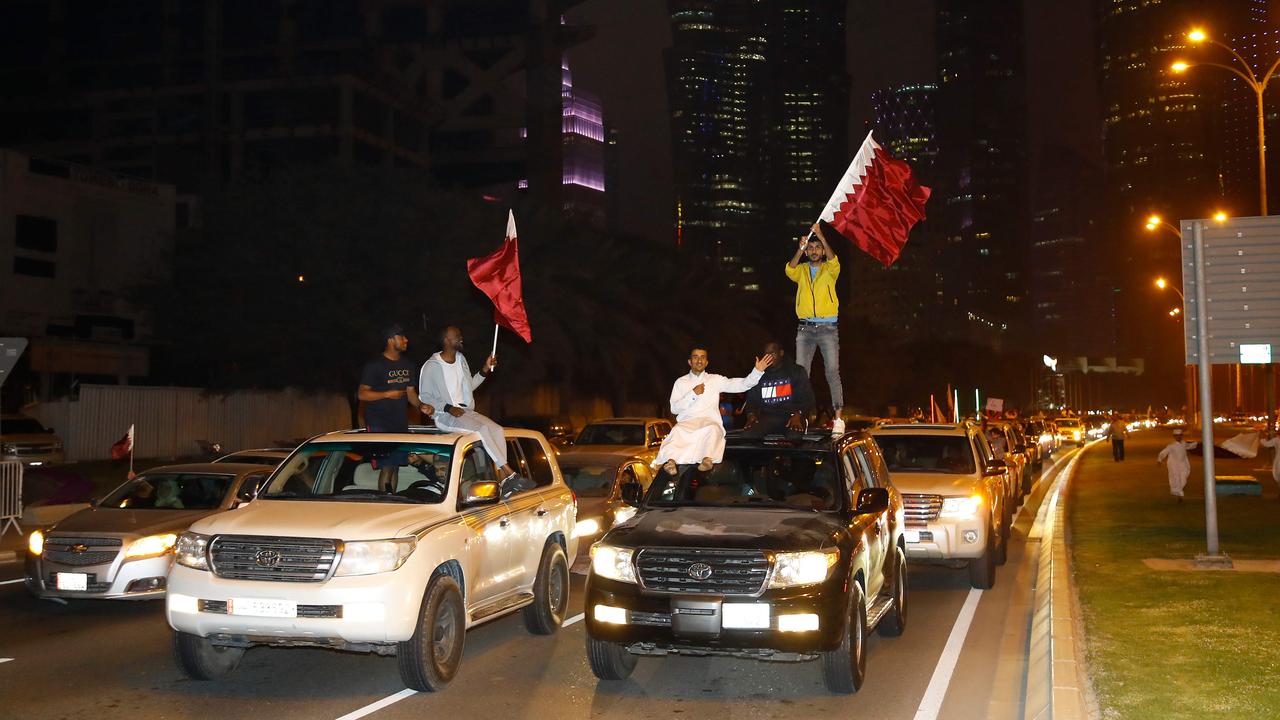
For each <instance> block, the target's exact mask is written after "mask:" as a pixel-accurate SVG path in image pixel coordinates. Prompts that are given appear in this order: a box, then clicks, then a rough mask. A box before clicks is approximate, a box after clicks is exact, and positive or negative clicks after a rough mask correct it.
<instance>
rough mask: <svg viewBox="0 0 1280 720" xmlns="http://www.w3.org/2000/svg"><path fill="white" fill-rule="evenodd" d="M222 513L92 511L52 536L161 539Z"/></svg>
mask: <svg viewBox="0 0 1280 720" xmlns="http://www.w3.org/2000/svg"><path fill="white" fill-rule="evenodd" d="M216 512H218V510H130V509H129V508H104V507H89V508H85V509H84V510H81V511H79V512H77V513H73V514H71V515H69V516H67V517H66V518H65V519H63V520H62V522H60V523H58V524H56V525H54V526H53V529H52V530H51V531H50V532H51V533H64V532H67V533H79V534H84V535H87V534H89V533H112V534H128V535H157V534H160V533H166V532H173V533H180V532H182V531H184V530H186V529H187V527H188V526H190V525H191V523H193V522H195V521H197V520H199V519H201V518H204V517H208V516H209V515H212V514H214V513H216Z"/></svg>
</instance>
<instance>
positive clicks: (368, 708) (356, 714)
mask: <svg viewBox="0 0 1280 720" xmlns="http://www.w3.org/2000/svg"><path fill="white" fill-rule="evenodd" d="M582 618H583V614H582V613H578V614H577V615H574V616H573V617H571V618H569V619H567V620H565V621H564V622H563V623H561V624H560V627H569V626H570V625H575V624H577V623H580V622H582ZM0 662H5V661H4V660H0ZM417 694H418V691H417V690H410V689H409V688H405V689H404V690H401V691H400V692H398V693H395V694H394V695H388V696H386V697H384V698H382V699H381V700H379V701H377V702H373V703H369V704H368V705H365V706H364V707H362V708H360V709H359V710H353V711H351V712H349V713H347V714H346V715H343V716H342V717H340V718H338V720H356V719H357V718H362V717H364V716H366V715H372V714H373V713H376V712H378V711H379V710H381V709H383V708H385V707H389V706H391V705H394V704H396V703H398V702H400V701H401V700H403V699H405V698H407V697H409V696H410V695H417Z"/></svg>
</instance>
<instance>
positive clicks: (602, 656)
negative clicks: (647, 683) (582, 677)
mask: <svg viewBox="0 0 1280 720" xmlns="http://www.w3.org/2000/svg"><path fill="white" fill-rule="evenodd" d="M637 659H638V658H637V657H636V656H635V655H632V654H631V653H629V652H627V650H626V648H624V647H622V646H621V645H619V644H618V643H612V642H605V641H604V640H597V639H595V638H593V637H591V636H590V635H587V664H588V665H590V666H591V672H592V674H594V675H595V676H596V677H597V678H599V679H601V680H626V679H627V678H629V677H631V672H632V671H633V670H635V669H636V660H637Z"/></svg>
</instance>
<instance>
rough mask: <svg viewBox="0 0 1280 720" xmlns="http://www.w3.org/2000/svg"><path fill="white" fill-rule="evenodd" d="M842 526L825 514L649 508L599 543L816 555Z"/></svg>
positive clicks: (762, 509)
mask: <svg viewBox="0 0 1280 720" xmlns="http://www.w3.org/2000/svg"><path fill="white" fill-rule="evenodd" d="M843 527H844V525H843V523H842V522H841V520H840V518H839V517H837V516H835V515H829V514H825V513H815V512H810V511H803V510H788V509H785V508H737V507H680V508H652V509H648V510H645V511H643V512H641V513H639V514H638V515H636V516H635V517H633V518H631V519H630V520H628V521H627V522H625V523H623V524H621V525H619V526H617V527H615V528H614V529H612V530H610V531H609V534H608V535H606V536H605V538H604V542H607V543H615V544H618V545H623V546H628V547H715V548H732V549H739V548H741V549H752V550H818V549H821V548H825V547H830V546H833V545H835V544H836V541H837V539H838V537H839V534H840V532H841V530H842V529H843Z"/></svg>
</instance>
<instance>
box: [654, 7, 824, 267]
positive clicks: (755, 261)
mask: <svg viewBox="0 0 1280 720" xmlns="http://www.w3.org/2000/svg"><path fill="white" fill-rule="evenodd" d="M845 4H846V0H820V1H815V0H670V2H669V4H668V7H669V9H670V15H671V32H672V47H671V48H670V49H668V51H667V57H666V62H667V94H668V98H669V102H670V107H671V114H672V145H673V152H674V167H675V185H676V188H675V189H676V208H675V213H676V214H675V234H676V242H677V244H678V245H679V246H680V247H681V248H683V249H684V250H685V251H687V252H692V253H697V254H699V255H702V256H705V257H708V258H712V259H714V260H716V261H717V263H718V264H719V266H720V268H721V270H722V271H724V272H725V274H726V278H727V280H726V281H727V284H728V285H729V286H730V287H735V288H739V289H742V290H746V291H754V290H758V289H759V288H760V284H761V282H766V283H767V282H770V281H774V280H777V278H775V277H773V275H776V274H777V273H773V274H769V275H765V274H762V273H761V272H760V269H759V267H758V266H759V265H760V263H765V265H764V267H769V266H770V265H768V263H772V262H775V261H776V260H777V256H778V255H779V253H781V254H783V255H785V254H786V252H788V251H789V250H790V248H791V247H792V243H794V236H795V235H797V234H799V233H802V232H804V230H805V229H806V228H807V227H808V226H809V225H810V224H811V223H813V221H814V220H815V219H816V218H817V215H818V211H819V210H820V209H821V207H822V204H823V203H824V202H825V201H826V198H827V196H828V195H829V194H830V193H831V190H832V189H833V188H834V187H835V183H836V180H837V179H838V178H839V176H840V173H841V172H843V170H844V168H845V166H846V165H847V164H848V162H849V148H848V138H847V130H846V125H847V119H846V114H847V107H848V78H847V75H846V74H845V71H844V62H843V59H844V52H845V40H844V18H845Z"/></svg>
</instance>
